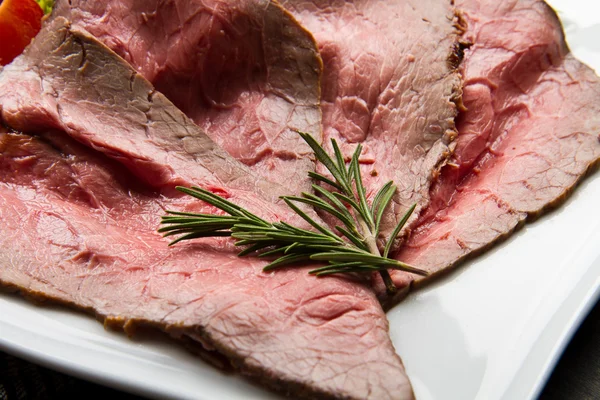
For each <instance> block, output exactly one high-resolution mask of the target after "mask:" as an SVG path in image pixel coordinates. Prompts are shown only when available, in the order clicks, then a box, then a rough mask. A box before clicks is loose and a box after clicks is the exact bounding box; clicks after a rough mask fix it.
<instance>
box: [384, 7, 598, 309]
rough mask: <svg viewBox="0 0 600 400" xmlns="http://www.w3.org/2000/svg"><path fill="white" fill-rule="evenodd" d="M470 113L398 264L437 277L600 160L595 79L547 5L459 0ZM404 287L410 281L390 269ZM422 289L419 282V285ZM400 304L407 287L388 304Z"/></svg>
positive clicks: (552, 201) (546, 204) (552, 199)
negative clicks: (572, 50) (464, 25)
mask: <svg viewBox="0 0 600 400" xmlns="http://www.w3.org/2000/svg"><path fill="white" fill-rule="evenodd" d="M456 6H457V8H458V9H459V10H461V12H462V13H463V17H464V18H465V21H466V23H467V26H468V30H467V32H466V34H465V36H464V40H465V41H469V42H471V43H472V45H471V47H470V48H469V49H468V50H467V51H466V55H465V59H464V62H463V64H462V66H461V68H460V69H461V73H462V74H463V76H464V85H465V86H464V89H463V90H464V98H463V100H464V104H465V106H466V107H467V111H466V112H464V113H463V114H462V115H461V116H460V118H459V119H458V122H457V126H458V131H459V136H458V139H457V146H456V151H455V153H454V156H453V159H452V162H451V163H450V164H449V165H448V166H446V167H445V168H444V170H443V171H442V175H441V178H440V180H439V182H437V184H436V185H434V186H433V188H432V191H431V198H432V200H431V206H430V208H429V209H428V210H427V211H426V212H425V213H423V215H422V217H421V218H420V221H419V226H418V227H417V228H416V229H415V232H414V233H413V235H412V237H411V238H410V240H409V241H408V242H407V243H406V246H405V247H404V248H403V249H402V250H401V251H400V253H399V254H398V255H397V257H398V258H399V259H401V260H403V261H405V262H408V263H411V264H413V265H418V266H419V267H421V268H425V269H427V270H428V271H430V272H431V273H432V275H435V274H438V273H440V272H442V271H444V270H446V269H448V268H451V267H453V266H455V265H456V264H457V263H459V262H460V261H461V260H463V259H465V258H466V257H468V256H470V255H473V254H476V253H478V252H481V251H482V250H484V249H486V248H488V247H489V246H490V245H491V244H493V243H495V242H496V241H498V240H499V239H502V238H504V237H506V236H507V235H509V234H510V233H511V232H512V231H513V230H514V229H515V228H517V227H518V226H520V225H521V224H522V223H523V222H525V221H526V220H527V219H528V218H530V217H536V216H538V215H539V214H540V213H542V212H543V211H545V210H547V209H548V208H550V207H552V206H555V205H556V204H558V203H560V202H561V201H562V200H563V199H564V198H565V197H566V195H567V194H569V193H570V191H571V190H572V189H573V187H574V186H575V185H576V184H577V182H578V181H579V180H580V179H581V178H582V177H583V176H584V175H585V174H586V172H587V171H588V170H589V169H590V168H591V167H592V166H593V165H595V164H597V163H598V161H599V160H600V80H599V79H598V76H596V74H595V73H594V72H593V71H592V70H591V69H590V68H588V67H587V66H585V65H583V64H582V63H581V62H579V61H577V60H576V59H575V58H574V57H573V55H572V54H571V53H570V52H569V49H568V47H567V45H566V43H565V39H564V35H563V32H562V29H561V26H560V21H559V20H558V18H557V16H556V14H555V13H554V11H553V10H552V9H551V8H550V7H549V6H548V5H547V4H546V3H545V2H543V1H538V0H510V1H502V2H496V1H492V0H457V1H456ZM393 277H394V280H395V282H396V283H397V285H399V286H401V287H404V288H406V289H408V287H409V285H411V282H413V279H418V280H420V279H419V278H418V277H413V276H411V275H410V274H404V273H401V272H394V274H393ZM416 283H419V282H416ZM378 292H379V293H380V298H381V300H382V301H383V302H384V303H387V305H391V304H393V303H394V302H396V301H398V300H399V299H400V298H401V297H402V295H404V294H405V293H406V290H404V291H402V292H401V293H400V295H399V296H397V297H396V298H394V299H388V298H387V296H386V294H385V289H384V288H383V287H382V286H380V287H379V288H378Z"/></svg>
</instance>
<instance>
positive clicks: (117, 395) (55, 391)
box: [0, 301, 600, 400]
mask: <svg viewBox="0 0 600 400" xmlns="http://www.w3.org/2000/svg"><path fill="white" fill-rule="evenodd" d="M90 394H93V395H94V398H107V399H111V400H113V399H121V400H136V399H141V397H138V396H134V395H130V394H126V393H122V392H118V391H116V390H112V389H109V388H105V387H102V386H98V385H95V384H93V383H89V382H86V381H82V380H79V379H76V378H73V377H70V376H67V375H63V374H60V373H58V372H54V371H51V370H48V369H46V368H42V367H39V366H37V365H35V364H31V363H29V362H27V361H24V360H21V359H19V358H15V357H12V356H10V355H8V354H6V353H3V352H0V400H33V399H35V400H47V399H69V398H89V397H90ZM539 399H540V400H571V399H574V400H583V399H586V400H587V399H590V400H591V399H600V301H599V302H598V303H597V304H596V305H595V306H594V308H593V309H592V311H591V312H590V314H589V315H588V316H587V318H586V319H585V321H584V322H583V324H582V325H581V327H580V328H579V330H578V331H577V333H576V334H575V336H574V337H573V339H572V340H571V343H570V344H569V346H568V347H567V349H566V350H565V353H564V354H563V355H562V357H561V359H560V361H559V363H558V365H557V366H556V369H555V370H554V372H553V373H552V376H551V377H550V379H549V381H548V383H547V384H546V387H545V388H544V390H543V392H542V394H541V396H540V397H539ZM442 400H445V399H442ZM462 400H469V399H462ZM515 400H519V399H515Z"/></svg>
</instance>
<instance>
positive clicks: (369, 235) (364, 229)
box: [356, 215, 397, 295]
mask: <svg viewBox="0 0 600 400" xmlns="http://www.w3.org/2000/svg"><path fill="white" fill-rule="evenodd" d="M356 219H357V220H358V223H359V227H360V230H361V234H362V235H363V239H364V241H365V244H366V245H367V248H368V249H369V252H370V253H371V254H375V255H376V256H378V257H381V252H380V251H379V247H378V246H377V239H376V238H375V235H374V234H373V232H371V230H370V229H369V226H368V225H367V222H366V221H365V220H364V219H363V218H362V216H360V215H358V216H357V218H356ZM379 275H380V276H381V279H383V282H384V283H385V289H386V291H387V293H388V295H393V294H395V293H396V291H397V289H396V285H394V281H392V277H391V276H390V273H389V272H388V270H386V269H382V270H380V271H379Z"/></svg>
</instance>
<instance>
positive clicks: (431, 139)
mask: <svg viewBox="0 0 600 400" xmlns="http://www.w3.org/2000/svg"><path fill="white" fill-rule="evenodd" d="M282 4H283V5H284V6H285V7H286V8H288V9H289V10H290V11H291V12H292V13H293V14H294V16H295V17H296V18H298V20H299V21H300V22H301V23H303V24H304V25H305V26H306V27H307V28H308V30H309V31H310V32H312V33H313V35H315V39H316V40H317V44H318V45H319V50H320V51H321V56H322V57H323V64H324V68H323V79H322V83H321V88H322V99H321V107H322V109H323V135H324V139H325V140H324V144H325V145H327V146H329V139H332V138H333V139H336V140H337V141H338V142H340V143H341V147H342V150H343V151H344V152H345V154H346V156H347V157H348V158H349V157H350V156H351V155H352V153H353V152H354V149H355V147H356V144H358V143H361V144H362V145H363V146H364V151H363V156H362V157H361V159H360V161H361V166H362V168H361V169H362V171H363V176H364V183H365V186H366V189H367V195H369V196H374V195H375V193H376V192H377V190H379V188H381V187H382V186H383V185H384V184H385V183H387V182H388V181H390V180H393V181H394V182H395V184H396V186H397V187H398V190H397V192H396V195H395V197H394V199H393V203H392V206H391V208H392V210H393V214H392V213H390V214H388V215H389V216H390V218H389V220H388V221H384V227H385V228H384V230H389V229H390V228H393V225H395V224H396V223H397V221H398V220H399V219H400V218H401V217H402V216H403V215H404V213H405V212H406V211H407V210H408V208H410V207H411V206H412V205H413V204H414V203H417V208H416V212H415V213H414V215H413V218H412V219H411V221H412V220H414V219H415V218H416V217H417V215H418V214H419V212H420V211H421V209H422V208H424V207H426V206H427V204H428V203H429V188H430V185H431V183H432V181H434V180H435V177H436V176H437V174H438V171H439V169H440V168H441V166H442V165H443V164H444V163H445V161H446V159H447V158H448V156H449V155H450V152H451V150H452V146H453V145H452V141H453V139H454V138H455V136H456V130H455V127H454V118H455V117H456V114H457V106H456V104H455V103H456V102H458V101H459V99H460V95H461V80H460V75H459V74H458V72H457V71H456V70H455V68H454V67H455V64H454V62H455V61H456V60H454V57H455V51H456V49H457V46H458V33H459V32H458V30H457V28H456V26H455V25H456V22H457V21H456V20H455V16H454V10H453V8H452V6H451V2H450V1H438V0H426V1H423V0H386V1H373V0H349V1H337V0H284V1H282ZM394 215H395V218H392V217H393V216H394ZM409 225H410V223H409Z"/></svg>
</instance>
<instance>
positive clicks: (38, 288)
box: [0, 18, 413, 399]
mask: <svg viewBox="0 0 600 400" xmlns="http://www.w3.org/2000/svg"><path fill="white" fill-rule="evenodd" d="M0 122H1V123H2V124H4V126H5V127H7V128H8V129H9V131H7V130H6V129H5V130H4V131H3V132H0V170H1V171H0V218H1V219H2V224H0V248H1V249H2V250H1V251H0V282H1V283H2V284H3V285H9V286H13V287H16V288H18V289H20V290H21V291H22V292H24V293H26V294H30V295H35V296H40V297H43V298H48V299H52V300H55V301H58V302H61V303H67V304H71V305H73V306H75V307H78V308H81V309H84V310H88V311H90V312H92V313H94V314H96V315H97V316H98V317H99V318H100V319H103V320H105V321H106V322H108V323H111V324H112V325H115V324H118V325H122V326H124V328H125V329H130V328H132V327H133V326H135V325H137V324H149V325H153V326H156V327H158V328H160V329H163V330H165V331H167V332H170V333H172V334H173V335H176V336H180V337H181V336H182V335H183V336H187V337H189V338H192V339H194V340H197V341H199V342H201V343H202V344H203V345H204V346H205V347H206V348H208V349H210V350H215V351H218V352H219V353H221V354H223V355H225V356H226V357H228V358H229V359H230V360H231V361H232V363H234V364H235V365H236V366H237V367H239V368H240V369H241V370H242V372H244V373H246V374H251V375H254V376H256V377H258V379H260V380H262V381H264V382H266V383H268V384H270V385H272V386H274V387H277V388H279V389H281V390H284V391H291V392H292V393H294V396H301V395H304V396H307V397H312V398H315V397H318V398H345V399H363V398H371V399H408V398H412V397H413V396H412V390H411V388H410V384H409V382H408V379H407V377H406V374H405V372H404V368H403V366H402V363H401V361H400V359H399V358H398V356H397V355H396V354H395V352H394V348H393V346H392V344H391V342H390V339H389V335H388V324H387V321H386V318H385V315H384V313H383V311H382V309H381V307H380V305H379V303H378V301H377V298H376V296H375V295H374V294H373V292H372V291H371V290H370V288H368V287H366V286H365V285H363V284H361V283H359V282H353V281H350V280H348V279H345V278H341V277H340V278H329V279H318V278H315V277H313V276H310V275H308V274H306V270H290V271H281V272H278V273H275V274H265V273H263V272H262V269H261V268H262V266H263V265H264V262H263V261H262V260H257V259H254V258H239V257H237V256H236V250H235V248H234V246H233V245H232V243H231V241H230V240H229V239H227V238H212V239H205V240H199V241H197V242H196V243H191V244H182V245H178V246H175V247H173V248H168V247H167V240H166V239H164V238H162V237H161V236H160V235H159V234H158V233H157V232H156V228H157V225H158V222H159V216H160V215H161V214H162V213H163V211H164V209H165V208H175V209H179V210H181V209H188V210H206V211H210V210H207V209H206V206H202V205H201V204H199V202H193V201H192V202H191V203H190V202H189V201H188V200H187V199H186V198H182V197H179V196H177V195H176V194H175V193H174V191H173V186H174V185H176V184H180V183H184V184H190V183H195V184H198V185H201V186H203V187H205V188H208V189H210V190H212V191H214V192H217V193H220V194H222V195H224V196H226V197H229V198H231V199H232V200H234V201H236V202H239V203H242V204H244V205H245V206H246V207H247V208H248V209H250V210H251V211H253V212H255V213H257V214H259V215H261V216H263V217H265V218H268V219H284V220H291V217H290V215H289V211H288V210H286V209H282V208H280V207H279V206H278V205H277V204H274V203H273V202H272V201H271V200H273V199H274V198H275V197H276V196H277V195H278V194H279V190H280V189H279V188H278V187H277V186H276V185H273V184H269V183H267V182H265V181H264V180H263V179H262V178H260V177H259V176H257V175H254V174H252V173H251V172H249V171H248V170H247V168H245V167H243V166H242V165H240V164H239V163H238V162H237V161H235V160H233V159H232V158H230V157H229V156H228V155H227V154H225V153H223V152H222V151H221V150H219V148H218V147H217V146H215V145H214V144H213V143H212V142H211V141H210V140H209V139H207V138H206V136H205V135H204V134H203V133H202V131H201V130H200V129H199V128H198V127H197V126H195V125H194V124H193V123H192V122H191V121H190V120H189V119H187V118H186V117H185V116H184V115H183V113H181V112H180V111H179V110H178V109H177V108H175V107H174V105H173V104H172V103H170V102H169V101H168V100H166V98H165V97H164V96H163V95H161V94H160V93H158V92H156V91H154V89H153V87H152V86H151V85H150V84H149V83H148V82H147V81H146V80H144V78H142V77H141V76H140V75H138V74H137V73H136V72H135V71H134V70H133V69H132V68H131V67H130V66H129V65H128V64H127V63H126V62H125V61H124V60H122V59H120V58H119V57H118V56H117V55H116V54H114V53H112V52H111V51H110V50H109V49H107V48H106V47H104V46H103V45H102V44H100V43H99V42H98V41H96V40H95V39H94V38H93V37H91V36H90V35H88V34H87V33H85V32H83V31H80V30H79V29H77V28H74V27H70V26H69V24H68V22H67V21H66V20H64V19H62V18H54V19H53V21H52V23H50V24H47V25H46V26H45V27H44V29H43V30H42V32H41V33H40V35H39V36H38V38H37V39H36V40H35V41H34V42H33V44H32V45H31V46H30V47H29V48H28V49H27V51H26V53H25V54H24V55H22V56H21V57H19V58H18V59H17V60H15V62H13V63H12V64H11V65H9V66H7V67H6V68H4V70H3V71H1V72H0ZM17 130H18V131H21V132H23V133H16V131H17Z"/></svg>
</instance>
